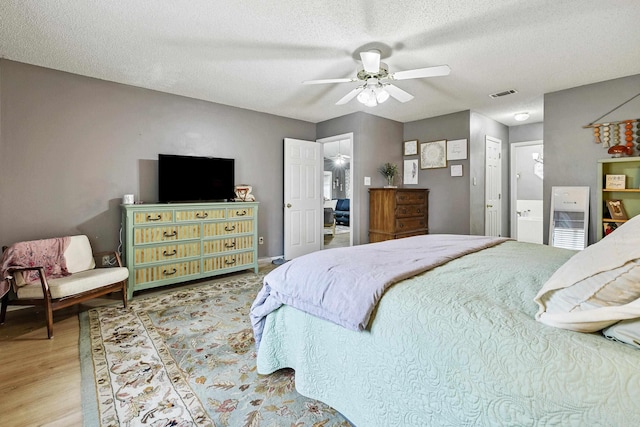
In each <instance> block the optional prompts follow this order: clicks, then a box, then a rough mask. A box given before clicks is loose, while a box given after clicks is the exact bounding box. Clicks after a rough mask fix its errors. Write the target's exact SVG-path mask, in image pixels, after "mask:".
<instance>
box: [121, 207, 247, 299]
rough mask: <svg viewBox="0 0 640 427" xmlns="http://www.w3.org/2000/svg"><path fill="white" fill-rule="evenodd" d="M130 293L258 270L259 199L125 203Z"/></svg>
mask: <svg viewBox="0 0 640 427" xmlns="http://www.w3.org/2000/svg"><path fill="white" fill-rule="evenodd" d="M122 230H123V232H124V236H123V237H124V241H123V252H124V254H123V255H124V256H123V259H124V261H125V263H126V266H127V268H129V284H128V290H127V297H128V298H129V299H131V297H132V296H133V293H134V292H135V291H140V290H142V289H150V288H156V287H158V286H164V285H169V284H172V283H179V282H186V281H188V280H194V279H201V278H205V277H210V276H215V275H218V274H225V273H230V272H234V271H239V270H246V269H251V268H253V269H254V271H255V272H256V273H257V272H258V237H257V236H258V203H257V202H229V203H175V204H174V203H172V204H148V205H147V204H142V205H122Z"/></svg>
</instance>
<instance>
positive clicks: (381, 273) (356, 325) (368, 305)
mask: <svg viewBox="0 0 640 427" xmlns="http://www.w3.org/2000/svg"><path fill="white" fill-rule="evenodd" d="M505 240H507V239H505V238H501V237H487V236H463V235H451V234H430V235H424V236H415V237H409V238H405V239H399V240H388V241H386V242H380V243H372V244H367V245H359V246H352V247H349V248H336V249H329V250H324V251H318V252H314V253H312V254H308V255H304V256H301V257H299V258H296V259H294V260H291V261H289V262H287V263H285V264H283V265H281V266H280V267H278V268H276V269H275V270H273V271H272V272H271V273H269V274H267V276H266V277H265V279H264V286H263V287H262V289H261V290H260V292H259V293H258V296H257V297H256V299H255V301H254V302H253V305H252V306H251V314H250V316H251V323H252V325H253V330H254V337H255V340H256V348H258V347H259V345H260V339H261V337H262V329H263V328H264V321H265V317H266V316H267V315H268V314H269V313H271V312H272V311H274V310H276V309H277V308H279V307H280V306H281V305H283V304H287V305H290V306H292V307H295V308H297V309H299V310H302V311H305V312H307V313H309V314H312V315H314V316H317V317H320V318H322V319H326V320H329V321H331V322H334V323H336V324H338V325H341V326H344V327H345V328H348V329H352V330H356V331H358V330H363V329H365V328H366V327H367V324H368V323H369V318H370V316H371V313H372V312H373V309H374V308H375V306H376V304H377V303H378V301H379V300H380V298H381V297H382V294H383V293H384V291H385V290H386V289H387V288H388V287H389V286H390V285H392V284H394V283H396V282H399V281H401V280H404V279H406V278H409V277H411V276H415V275H416V274H418V273H422V272H424V271H427V270H430V269H432V268H435V267H437V266H439V265H442V264H444V263H446V262H448V261H451V260H453V259H456V258H459V257H461V256H463V255H466V254H469V253H472V252H476V251H479V250H481V249H485V248H488V247H491V246H495V245H497V244H499V243H501V242H503V241H505Z"/></svg>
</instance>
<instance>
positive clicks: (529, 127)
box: [509, 122, 544, 144]
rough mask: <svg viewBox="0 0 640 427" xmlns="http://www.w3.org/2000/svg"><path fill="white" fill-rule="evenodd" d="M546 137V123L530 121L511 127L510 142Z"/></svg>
mask: <svg viewBox="0 0 640 427" xmlns="http://www.w3.org/2000/svg"><path fill="white" fill-rule="evenodd" d="M543 137H544V124H543V123H541V122H539V123H530V124H526V125H520V126H510V127H509V143H510V144H513V143H514V142H528V141H541V140H542V138H543Z"/></svg>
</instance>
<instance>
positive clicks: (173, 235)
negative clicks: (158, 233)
mask: <svg viewBox="0 0 640 427" xmlns="http://www.w3.org/2000/svg"><path fill="white" fill-rule="evenodd" d="M162 235H163V236H164V237H176V236H177V235H178V230H173V233H171V234H167V232H166V231H165V232H164V233H162Z"/></svg>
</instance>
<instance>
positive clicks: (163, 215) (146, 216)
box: [133, 211, 173, 224]
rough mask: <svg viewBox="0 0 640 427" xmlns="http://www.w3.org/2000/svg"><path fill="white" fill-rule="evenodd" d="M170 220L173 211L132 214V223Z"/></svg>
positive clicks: (171, 219)
mask: <svg viewBox="0 0 640 427" xmlns="http://www.w3.org/2000/svg"><path fill="white" fill-rule="evenodd" d="M172 221H173V211H149V212H135V213H134V214H133V223H134V224H156V223H163V222H172Z"/></svg>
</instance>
